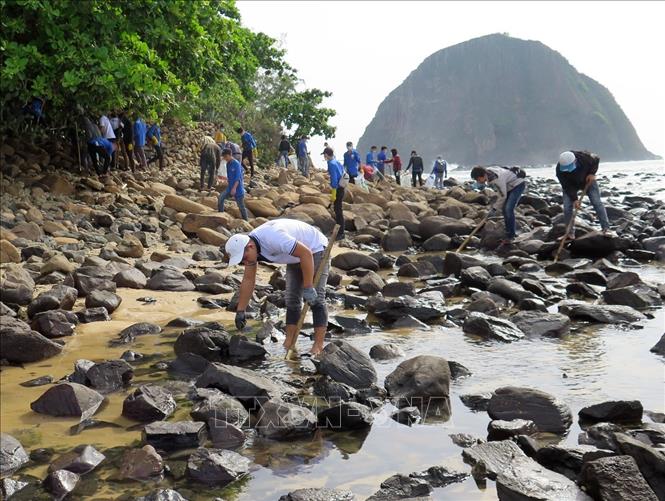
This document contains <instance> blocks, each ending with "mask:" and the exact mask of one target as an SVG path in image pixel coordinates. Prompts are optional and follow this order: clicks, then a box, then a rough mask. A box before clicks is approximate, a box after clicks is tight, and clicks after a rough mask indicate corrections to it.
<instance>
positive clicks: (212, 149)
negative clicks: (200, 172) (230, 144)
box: [200, 143, 222, 168]
mask: <svg viewBox="0 0 665 501" xmlns="http://www.w3.org/2000/svg"><path fill="white" fill-rule="evenodd" d="M221 163H222V149H221V148H220V147H219V146H217V144H215V143H208V144H206V145H205V146H203V148H202V149H201V162H200V165H201V167H207V166H208V165H210V164H214V165H215V167H216V168H219V166H220V165H221Z"/></svg>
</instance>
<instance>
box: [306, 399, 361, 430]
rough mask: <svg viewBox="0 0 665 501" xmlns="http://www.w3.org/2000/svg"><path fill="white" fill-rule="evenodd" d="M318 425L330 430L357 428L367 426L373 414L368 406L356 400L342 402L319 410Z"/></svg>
mask: <svg viewBox="0 0 665 501" xmlns="http://www.w3.org/2000/svg"><path fill="white" fill-rule="evenodd" d="M317 420H318V426H319V427H321V428H329V429H331V430H359V429H362V428H369V427H370V426H372V423H373V422H374V416H372V411H371V410H370V408H369V407H367V406H365V405H362V404H359V403H357V402H342V403H340V404H338V405H335V406H334V407H330V408H329V409H325V410H323V411H321V412H319V414H318V416H317Z"/></svg>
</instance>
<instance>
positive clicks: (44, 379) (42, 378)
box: [20, 376, 53, 388]
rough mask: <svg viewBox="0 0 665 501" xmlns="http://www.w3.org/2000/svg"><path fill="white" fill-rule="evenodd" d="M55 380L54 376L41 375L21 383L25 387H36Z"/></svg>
mask: <svg viewBox="0 0 665 501" xmlns="http://www.w3.org/2000/svg"><path fill="white" fill-rule="evenodd" d="M52 382H53V376H40V377H36V378H34V379H29V380H28V381H23V382H22V383H20V385H21V386H23V387H25V388H35V387H36V386H45V385H47V384H51V383H52Z"/></svg>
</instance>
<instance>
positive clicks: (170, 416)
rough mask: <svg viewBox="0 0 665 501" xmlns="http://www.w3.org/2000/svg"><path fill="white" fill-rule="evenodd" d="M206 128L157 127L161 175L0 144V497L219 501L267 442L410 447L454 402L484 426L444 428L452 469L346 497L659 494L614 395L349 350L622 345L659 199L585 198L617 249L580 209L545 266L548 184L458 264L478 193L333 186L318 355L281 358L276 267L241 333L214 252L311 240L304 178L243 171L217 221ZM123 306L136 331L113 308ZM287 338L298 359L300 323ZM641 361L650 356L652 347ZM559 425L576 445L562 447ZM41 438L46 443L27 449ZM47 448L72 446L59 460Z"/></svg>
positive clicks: (556, 201) (660, 235)
mask: <svg viewBox="0 0 665 501" xmlns="http://www.w3.org/2000/svg"><path fill="white" fill-rule="evenodd" d="M210 129H211V126H210V125H209V124H197V126H196V127H194V128H192V129H187V128H184V127H182V126H172V127H165V128H164V136H165V141H166V144H167V145H168V150H167V152H168V153H167V155H168V156H167V163H166V167H165V170H164V171H163V172H160V171H157V170H154V169H151V170H148V171H145V172H138V173H136V174H131V173H129V172H125V171H114V172H112V174H111V175H110V176H107V177H104V178H97V177H96V176H86V175H83V174H79V173H77V169H78V167H77V163H78V162H76V161H74V159H73V158H72V157H71V155H70V154H69V152H68V150H67V149H66V148H64V147H62V146H61V145H58V144H49V145H43V147H35V146H31V145H27V144H24V143H19V142H15V141H12V140H8V141H6V142H4V143H3V145H2V147H1V149H0V162H1V165H2V169H1V172H2V178H1V179H0V182H1V188H2V197H1V204H0V263H1V264H2V266H1V280H0V294H1V300H2V303H1V304H0V315H1V316H0V358H1V359H2V376H1V377H2V389H3V393H4V395H2V404H3V422H2V432H3V434H2V439H1V445H2V450H1V456H0V460H1V462H0V465H1V471H0V473H1V476H2V485H1V489H2V493H3V499H8V498H11V499H17V500H20V499H51V498H53V499H64V498H65V497H68V496H69V497H70V498H71V499H84V498H86V499H123V500H124V499H141V500H146V501H147V500H155V501H166V500H181V499H191V500H194V499H213V498H215V499H236V498H237V496H239V495H241V494H242V491H243V488H244V486H245V485H247V483H251V482H252V478H253V476H255V475H256V474H257V471H259V469H260V468H265V465H266V464H270V463H269V461H268V462H266V460H264V459H263V458H262V456H264V455H270V454H271V451H273V450H274V451H279V450H280V449H279V448H277V449H275V447H284V448H285V449H286V448H292V449H294V450H295V449H298V448H301V449H302V451H301V450H300V449H298V451H299V452H298V454H302V455H304V456H305V457H307V454H306V452H305V450H306V449H307V444H311V443H314V442H317V441H319V442H320V441H324V442H326V441H331V442H334V441H335V440H342V439H338V438H335V436H338V437H347V436H349V434H352V435H353V434H355V435H358V434H363V433H364V434H367V433H369V430H372V429H373V427H378V426H381V425H382V424H381V423H383V422H384V420H383V418H385V417H386V416H387V418H388V419H391V420H392V421H393V422H395V423H399V426H400V427H403V428H405V429H407V433H406V434H405V435H402V436H403V437H405V438H404V439H405V440H409V438H408V437H409V435H408V431H409V429H408V427H412V429H413V430H416V429H417V428H418V427H421V426H427V427H437V426H441V425H442V423H446V422H448V421H449V420H450V418H451V415H452V417H453V418H454V407H455V405H456V403H455V402H453V400H455V401H457V400H459V399H461V402H462V403H463V404H464V406H466V408H468V410H469V412H473V413H474V416H475V415H478V416H486V419H484V421H483V422H484V424H483V426H486V434H485V430H482V436H479V435H478V434H469V433H466V432H464V433H462V432H460V433H452V434H451V438H452V441H453V443H454V444H456V446H457V447H458V452H457V454H456V457H457V458H458V459H460V457H461V459H463V461H464V462H461V461H458V462H457V463H456V466H455V467H451V466H449V465H444V464H434V463H433V464H431V465H430V466H429V467H427V468H423V469H418V470H417V471H410V470H407V469H397V470H396V471H395V474H394V475H393V476H390V477H389V478H386V479H385V480H384V481H382V482H381V483H380V485H376V489H375V490H376V492H374V493H373V494H372V495H371V496H370V497H369V498H368V499H372V500H394V499H414V498H417V499H439V497H436V496H437V495H439V496H440V497H445V495H446V492H448V491H447V490H448V489H455V486H458V485H460V484H462V483H465V482H466V484H465V485H468V483H469V482H470V481H471V480H472V481H473V482H475V485H477V486H478V487H477V488H479V489H484V488H486V486H487V485H488V483H489V485H490V486H492V485H495V486H496V496H497V497H498V498H499V499H501V500H514V499H534V500H535V499H538V500H541V499H553V500H554V499H556V500H564V499H571V500H573V499H575V500H583V499H597V500H615V499H625V500H632V499H634V500H656V499H658V500H661V501H662V500H665V481H664V480H663V479H665V425H664V424H663V422H664V420H665V414H663V412H664V411H665V409H664V408H662V407H661V408H660V409H658V408H656V409H644V408H643V405H642V403H641V402H640V401H638V400H635V399H634V398H631V395H630V393H625V394H624V395H620V396H619V397H618V398H616V399H615V400H611V401H597V400H595V401H594V400H589V401H588V402H587V405H585V406H584V407H583V408H581V409H580V410H579V412H577V413H576V414H577V415H575V414H574V413H573V411H572V410H571V407H570V405H569V404H568V403H567V402H566V401H564V400H563V399H562V398H560V397H559V396H558V395H555V394H551V393H548V392H545V391H542V390H541V389H539V388H538V387H537V386H535V385H534V386H533V387H526V386H514V385H496V386H493V387H487V388H486V391H484V392H483V393H476V394H455V393H454V389H455V386H454V384H455V381H459V380H461V379H464V378H468V379H472V378H474V375H473V374H472V371H471V370H469V368H468V367H467V365H470V363H471V361H470V360H469V361H467V360H461V359H460V360H450V359H448V357H443V356H440V353H439V354H434V353H424V354H419V355H416V356H410V355H408V354H406V353H405V351H404V350H403V348H402V347H401V346H400V345H399V344H398V343H388V342H380V343H373V344H372V343H369V344H370V345H371V347H370V348H369V349H364V348H362V349H361V348H360V347H358V346H357V345H356V344H357V343H356V342H355V340H356V339H365V340H366V339H368V337H371V336H373V335H374V333H376V332H384V331H395V332H402V333H404V335H405V336H410V337H417V336H419V335H421V333H427V332H433V331H435V332H437V333H438V332H440V333H441V336H442V340H441V342H440V343H441V344H442V345H443V348H442V352H443V353H445V352H446V348H445V344H446V341H445V335H446V333H448V332H459V331H460V330H461V331H462V332H463V333H464V335H465V336H466V338H467V339H468V341H464V342H468V343H484V345H486V346H494V345H499V344H500V345H503V344H506V345H508V346H510V344H512V343H514V344H515V345H519V344H520V343H524V342H533V340H540V339H565V338H567V337H570V336H576V335H578V333H579V332H581V331H582V330H584V329H587V328H590V327H589V326H592V327H591V328H593V326H595V325H606V326H615V328H616V329H621V330H627V331H631V332H632V331H634V330H638V329H641V328H642V327H643V325H644V323H645V322H648V321H649V319H653V318H654V313H655V312H657V311H660V310H661V309H662V301H663V297H665V285H664V284H662V283H654V282H652V281H651V280H649V279H648V278H646V277H645V276H643V273H642V272H641V270H643V269H644V267H645V266H652V267H653V266H662V264H660V263H662V262H663V261H665V203H663V202H661V201H658V200H656V199H654V198H650V197H647V196H644V195H638V194H634V193H630V192H628V191H627V190H625V189H621V188H617V187H605V188H604V189H603V197H604V198H605V200H607V210H608V215H609V217H610V220H611V221H612V224H613V225H614V226H615V227H616V231H617V233H618V235H619V236H618V237H609V236H605V235H603V234H601V233H599V232H596V231H594V230H593V228H594V226H597V225H594V223H593V221H592V215H591V214H592V213H591V212H589V211H587V210H586V208H584V209H583V210H582V211H581V214H580V216H579V217H578V219H577V224H576V235H577V238H576V240H575V241H574V242H573V243H572V244H571V245H570V246H569V247H568V248H567V249H565V250H564V253H563V254H562V256H561V259H560V260H559V261H558V262H556V263H554V262H553V259H552V258H553V254H554V253H555V252H556V249H557V247H558V242H557V240H556V239H557V238H558V237H560V236H561V235H563V233H564V227H563V224H562V219H563V216H562V210H561V195H560V189H559V187H558V185H557V184H556V182H555V181H553V180H549V181H548V180H538V181H537V182H536V181H533V180H532V182H530V185H529V190H528V194H527V195H525V196H524V197H523V199H522V202H521V204H520V205H519V206H518V208H517V221H518V228H519V229H520V231H519V237H518V239H517V241H516V242H515V245H514V246H513V247H512V248H510V249H505V248H502V249H500V250H499V251H498V252H497V247H498V244H499V240H500V239H501V237H502V233H503V223H502V221H501V220H496V221H494V220H490V221H489V222H488V223H487V225H486V226H485V227H484V229H483V230H482V231H480V232H479V233H478V235H477V237H474V238H472V240H471V243H470V244H469V246H468V248H467V250H465V251H464V252H463V253H457V252H455V249H456V248H457V247H458V246H459V245H460V243H461V242H462V241H463V240H464V239H465V237H466V236H467V235H469V234H470V233H471V232H472V230H473V229H474V228H475V226H476V225H477V224H478V222H479V221H481V220H482V219H483V217H484V216H485V215H486V213H487V206H488V204H489V202H490V200H491V197H492V193H491V191H485V192H477V191H473V190H471V189H470V187H469V186H468V185H467V184H466V183H465V182H466V179H457V180H456V179H453V178H451V179H448V180H447V181H446V189H444V190H432V189H417V190H416V189H410V188H403V187H397V186H395V185H394V184H392V183H385V182H384V183H380V184H378V185H375V186H372V187H371V188H370V190H369V192H364V191H363V190H362V189H360V187H357V186H355V185H351V186H349V189H348V190H347V192H346V194H345V200H344V213H345V218H346V223H347V229H348V230H350V231H349V237H348V239H347V240H345V241H343V242H342V243H340V244H339V245H338V247H337V248H336V249H335V251H334V258H333V260H332V265H333V268H332V269H331V273H330V277H329V280H328V296H329V298H330V302H331V306H332V312H333V313H332V314H331V318H330V322H329V339H328V340H327V346H326V348H325V350H324V353H323V355H322V357H321V359H320V360H316V361H311V360H303V361H301V362H295V363H292V362H284V361H283V360H281V355H282V353H281V350H280V345H281V341H282V340H283V337H284V333H283V313H284V286H285V283H284V276H283V273H282V271H280V270H279V269H274V268H272V267H268V266H261V270H260V281H259V283H258V284H257V292H256V295H255V297H254V300H253V301H252V303H251V308H250V309H249V310H248V316H249V317H250V318H251V319H252V321H250V324H251V327H250V329H248V330H247V331H246V332H243V333H239V332H237V331H236V330H235V328H234V327H233V325H232V321H231V318H232V317H231V313H230V312H233V311H234V308H235V302H236V300H235V297H236V293H237V290H238V285H239V277H240V275H239V270H236V269H227V267H226V265H225V263H224V262H223V255H222V253H221V251H220V246H223V244H224V243H225V241H226V239H227V238H228V237H229V236H230V235H231V234H232V233H234V232H237V231H249V230H250V229H251V228H253V227H255V226H257V225H259V224H261V223H262V222H264V221H266V220H268V219H271V218H276V217H290V218H295V219H299V220H302V221H306V222H308V223H310V224H314V225H316V226H317V227H319V228H320V229H321V230H322V231H323V232H324V233H329V232H330V231H331V229H332V228H333V226H334V219H333V216H332V214H331V210H330V209H331V208H330V201H329V197H328V194H327V193H328V188H327V186H328V184H327V180H326V176H325V175H324V173H323V172H322V171H315V173H314V174H313V175H312V178H311V179H305V178H303V177H302V176H300V175H299V174H296V172H295V171H293V170H279V169H277V168H275V167H268V166H267V165H263V168H262V169H259V170H258V174H257V176H256V177H255V179H253V180H252V182H251V183H250V185H249V187H248V193H249V194H248V196H247V198H246V201H245V202H246V205H247V208H248V210H249V211H250V213H251V216H252V217H251V218H250V221H249V222H245V221H243V220H242V219H241V218H240V217H239V213H237V212H234V211H237V209H236V207H235V206H232V207H230V208H229V211H228V212H227V213H223V214H220V213H218V212H217V211H216V207H217V198H216V196H214V194H212V193H205V192H204V193H201V192H199V191H198V190H197V187H198V176H199V173H198V147H199V145H200V139H201V136H202V135H203V134H205V133H209V131H210ZM657 179H658V175H657V174H655V173H654V174H645V175H644V176H643V180H644V181H645V182H649V181H653V180H657ZM601 184H602V183H601ZM166 304H168V305H169V306H168V307H164V308H163V309H159V308H160V307H161V306H162V305H166ZM128 308H130V309H131V311H132V312H133V313H132V316H131V318H133V319H134V321H131V322H128V321H127V319H128V318H130V316H129V314H127V316H124V317H122V315H124V314H121V315H119V313H121V312H123V311H129V310H125V309H128ZM142 308H143V309H142ZM151 308H155V309H151ZM137 312H138V313H137ZM202 312H203V313H202ZM120 318H123V322H120ZM303 334H304V335H303V336H301V340H300V343H303V344H307V343H309V340H308V336H309V335H311V327H310V328H307V326H306V328H305V329H304V331H303ZM87 343H90V344H87ZM365 344H367V342H366V343H365ZM93 345H94V346H95V348H94V349H91V348H90V346H93ZM651 351H652V352H653V353H646V354H645V356H649V357H661V360H662V357H665V336H663V338H661V339H660V341H659V342H658V343H656V344H655V345H654V346H653V348H652V349H651ZM64 361H66V362H67V365H65V364H64ZM631 363H632V361H631V360H626V364H631ZM50 364H52V365H50ZM386 364H391V365H390V366H389V367H390V370H386V369H385V367H386ZM535 370H537V368H534V371H535ZM635 371H636V373H637V372H639V369H638V368H637V367H636V368H635ZM27 374H30V375H31V377H30V378H28V377H25V375H27ZM19 383H20V384H21V387H20V388H19V386H18V384H19ZM661 383H662V382H661ZM634 384H635V385H639V384H641V383H640V381H639V379H638V378H636V379H635V381H634ZM8 395H10V396H8ZM33 397H34V398H33ZM10 398H11V401H10ZM5 405H11V406H12V407H16V408H17V410H16V411H15V412H13V413H12V414H11V415H12V416H17V419H16V420H14V419H13V418H11V419H9V418H7V419H5V416H9V415H10V413H9V412H7V413H6V412H5V409H4V407H5ZM379 421H380V422H379ZM574 426H579V427H580V429H581V432H580V434H579V437H578V438H577V440H576V443H575V444H572V445H571V444H569V443H564V438H565V437H567V436H568V435H569V433H570V432H571V429H572V427H574ZM39 427H42V429H44V430H49V433H41V435H39V436H38V438H37V439H33V440H25V437H27V438H28V439H29V438H30V433H29V432H28V431H30V430H32V431H35V430H37V428H39ZM21 429H23V433H17V432H18V431H20V430H21ZM10 432H11V434H10ZM51 432H52V433H51ZM35 433H37V431H35ZM61 435H69V436H70V437H69V438H68V440H67V443H69V444H72V443H74V442H76V445H75V446H72V447H63V446H61V445H60V444H62V443H63V441H62V439H61ZM101 435H105V436H104V437H101ZM363 436H366V435H363ZM72 441H73V442H72ZM22 442H26V443H22ZM27 442H30V443H29V445H28V443H27ZM360 443H361V445H362V440H361V441H360ZM100 444H101V445H100ZM339 447H340V448H341V449H344V447H342V446H339ZM421 447H422V445H421ZM432 447H436V446H435V445H432ZM323 454H325V452H323V451H322V449H316V451H315V452H314V453H313V454H312V455H311V457H310V459H311V460H312V461H314V460H315V459H316V457H317V456H319V455H323ZM276 455H279V452H277V453H276ZM396 464H398V465H399V464H400V463H399V461H397V463H396ZM404 468H408V465H407V464H405V466H404ZM109 486H110V487H109ZM302 487H303V488H302V489H294V490H292V491H291V492H288V493H287V492H286V491H284V490H282V491H280V494H279V496H281V497H279V496H276V497H271V498H266V499H281V500H285V501H288V500H290V501H296V500H297V501H313V500H323V499H325V500H351V499H362V498H365V497H366V495H364V494H359V493H356V492H354V489H353V488H348V489H347V488H345V487H344V488H336V487H338V485H337V484H334V483H333V484H325V485H324V484H321V485H317V486H316V487H312V483H311V481H303V484H302ZM332 487H335V488H332ZM276 490H277V491H279V488H278V487H277V488H276ZM450 492H454V491H450ZM437 493H440V494H437ZM465 495H466V496H468V497H467V498H468V499H473V498H474V492H473V491H468V490H467V491H465Z"/></svg>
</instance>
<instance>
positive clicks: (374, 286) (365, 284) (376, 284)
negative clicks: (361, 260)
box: [358, 271, 386, 295]
mask: <svg viewBox="0 0 665 501" xmlns="http://www.w3.org/2000/svg"><path fill="white" fill-rule="evenodd" d="M385 285H386V283H385V282H384V281H383V279H382V278H381V276H380V275H379V274H378V273H375V272H373V271H370V272H368V273H367V274H366V275H365V276H364V277H362V278H361V279H360V280H359V281H358V288H359V289H360V292H362V293H364V294H367V295H372V294H376V293H377V292H379V291H381V290H382V289H383V288H384V287H385Z"/></svg>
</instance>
